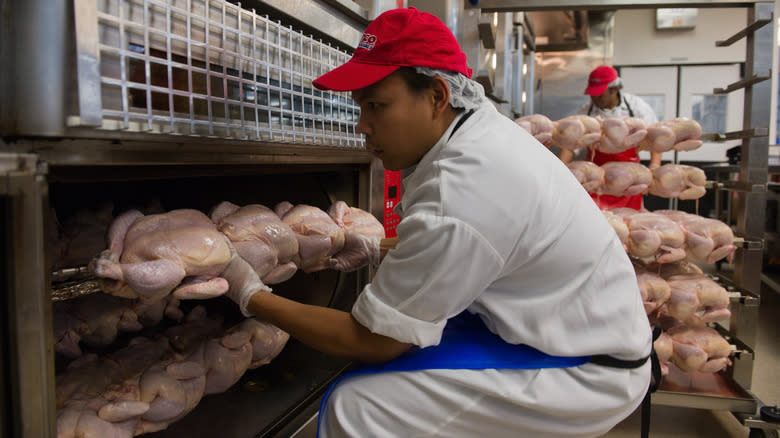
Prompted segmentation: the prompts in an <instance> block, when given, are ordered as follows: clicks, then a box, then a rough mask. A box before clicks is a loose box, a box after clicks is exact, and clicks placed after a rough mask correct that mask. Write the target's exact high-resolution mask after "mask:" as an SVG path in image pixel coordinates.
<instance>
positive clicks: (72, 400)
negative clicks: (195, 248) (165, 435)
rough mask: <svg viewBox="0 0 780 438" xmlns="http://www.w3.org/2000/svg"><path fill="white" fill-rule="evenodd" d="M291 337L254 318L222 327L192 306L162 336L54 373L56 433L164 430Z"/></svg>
mask: <svg viewBox="0 0 780 438" xmlns="http://www.w3.org/2000/svg"><path fill="white" fill-rule="evenodd" d="M95 296H96V297H97V296H100V295H99V294H96V295H95ZM288 339H289V335H288V334H287V333H285V332H283V331H281V330H279V329H278V328H277V327H274V326H272V325H270V324H267V323H264V322H262V321H258V320H256V319H254V318H249V319H246V320H244V321H243V322H241V323H239V324H237V325H235V326H233V327H230V328H227V329H226V327H224V324H223V319H222V317H221V316H218V315H207V313H206V310H205V308H204V307H203V306H197V307H195V308H194V309H193V310H192V311H191V312H190V313H189V314H188V315H187V316H186V317H184V321H183V322H182V323H181V324H180V325H176V326H173V327H171V328H169V329H168V330H166V331H165V332H164V334H163V335H161V336H157V337H155V338H153V339H150V338H146V337H136V338H134V339H133V340H132V341H131V342H130V343H129V345H128V346H126V347H125V348H122V349H119V350H116V351H114V352H112V353H109V354H107V355H102V356H97V355H95V354H86V355H84V356H81V357H79V358H78V359H76V360H74V361H73V362H71V363H70V364H69V365H68V367H67V369H66V370H65V371H64V372H62V373H60V374H58V375H57V377H56V405H57V423H56V424H57V437H58V438H105V437H112V438H128V437H133V436H136V435H141V434H144V433H148V432H155V431H159V430H162V429H165V428H167V427H168V426H169V425H170V424H171V423H173V422H175V421H177V420H179V419H181V418H182V417H184V416H185V415H186V414H188V413H189V412H191V411H192V410H193V409H194V408H195V407H196V406H197V405H198V403H199V402H200V401H201V399H202V398H203V397H204V396H206V395H209V394H218V393H221V392H224V391H226V390H227V389H228V388H230V387H231V386H233V385H234V384H235V383H236V382H238V380H239V379H240V378H241V376H242V375H243V374H244V373H245V372H246V371H247V370H248V369H253V368H257V367H259V366H261V365H264V364H267V363H269V362H270V361H271V360H272V359H273V358H275V357H276V356H277V355H278V354H279V352H280V351H281V350H282V348H283V347H284V346H285V344H286V342H287V340H288Z"/></svg>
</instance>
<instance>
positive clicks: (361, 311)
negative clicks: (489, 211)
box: [352, 213, 504, 347]
mask: <svg viewBox="0 0 780 438" xmlns="http://www.w3.org/2000/svg"><path fill="white" fill-rule="evenodd" d="M397 232H398V237H399V244H398V246H397V247H396V248H395V249H394V250H392V251H390V252H389V253H388V254H387V256H386V257H385V259H384V260H383V261H382V264H381V265H380V267H379V270H378V271H377V273H376V276H375V278H374V280H373V281H372V282H371V283H370V284H369V285H367V286H366V287H365V289H364V290H363V292H362V293H361V294H360V296H359V297H358V299H357V301H356V303H355V305H354V306H353V308H352V315H353V316H354V317H355V319H356V320H357V321H358V322H360V323H361V324H363V325H364V326H366V327H367V328H368V329H369V330H371V331H372V332H374V333H379V334H382V335H385V336H389V337H392V338H394V339H397V340H399V341H401V342H409V343H412V344H415V345H418V346H420V347H426V346H429V345H436V344H438V343H439V340H440V339H441V333H442V330H443V329H444V326H445V325H446V322H447V319H448V318H450V317H452V316H455V315H457V314H458V313H460V312H462V311H463V310H465V309H466V308H467V307H468V306H469V305H470V304H471V303H472V302H473V301H474V300H475V299H476V298H477V297H478V296H479V295H480V294H481V293H482V292H483V291H484V290H485V289H486V288H487V287H488V286H489V285H490V284H491V283H492V282H493V281H495V279H496V278H497V276H498V275H499V273H500V272H501V270H502V269H503V267H504V260H503V259H502V257H500V255H499V254H498V253H497V252H496V250H495V249H494V248H493V246H492V245H490V244H489V242H488V241H487V240H485V238H484V237H483V236H482V235H481V234H479V233H478V232H477V231H476V230H475V229H473V228H472V227H471V226H469V225H468V224H466V223H464V222H462V221H459V220H457V219H454V218H452V217H442V216H436V215H431V214H424V213H417V214H413V215H411V216H409V217H406V218H404V219H403V220H402V221H401V223H400V224H399V225H398V228H397Z"/></svg>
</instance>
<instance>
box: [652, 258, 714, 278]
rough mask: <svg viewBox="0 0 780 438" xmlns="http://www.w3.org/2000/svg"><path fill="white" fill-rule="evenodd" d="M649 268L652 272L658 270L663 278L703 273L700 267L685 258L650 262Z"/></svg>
mask: <svg viewBox="0 0 780 438" xmlns="http://www.w3.org/2000/svg"><path fill="white" fill-rule="evenodd" d="M647 269H648V270H649V271H651V272H656V273H657V274H658V275H660V276H661V278H664V279H666V278H669V277H671V276H673V275H679V274H702V273H703V271H702V270H701V268H700V267H698V266H696V265H694V264H693V263H689V262H687V261H685V260H680V261H679V262H672V263H648V264H647Z"/></svg>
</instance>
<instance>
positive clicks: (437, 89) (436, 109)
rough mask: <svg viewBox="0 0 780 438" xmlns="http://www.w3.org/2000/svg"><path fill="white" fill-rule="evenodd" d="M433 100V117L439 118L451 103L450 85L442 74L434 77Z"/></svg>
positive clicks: (432, 86)
mask: <svg viewBox="0 0 780 438" xmlns="http://www.w3.org/2000/svg"><path fill="white" fill-rule="evenodd" d="M430 91H431V95H430V98H431V102H432V103H433V118H435V119H436V118H439V117H440V116H441V115H442V114H443V113H444V110H446V109H447V106H448V105H449V104H450V85H449V84H448V83H447V81H445V80H444V78H442V77H441V76H434V77H433V84H432V85H431V90H430Z"/></svg>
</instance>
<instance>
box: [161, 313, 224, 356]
mask: <svg viewBox="0 0 780 438" xmlns="http://www.w3.org/2000/svg"><path fill="white" fill-rule="evenodd" d="M223 323H224V317H223V316H222V315H220V314H215V315H209V314H208V312H207V311H206V308H205V307H203V306H195V307H194V308H193V309H192V310H191V311H190V313H188V314H187V316H185V317H184V321H183V322H182V323H181V324H177V325H174V326H172V327H169V328H168V329H167V330H165V332H164V335H165V336H166V337H167V338H168V342H169V343H170V344H171V347H172V348H173V349H174V350H176V351H177V352H180V353H188V352H191V351H192V350H194V349H195V347H197V346H198V345H200V344H201V343H202V342H203V340H204V339H208V338H210V337H213V336H216V335H218V334H219V333H222V332H223V331H224V330H225V327H224V325H223Z"/></svg>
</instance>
